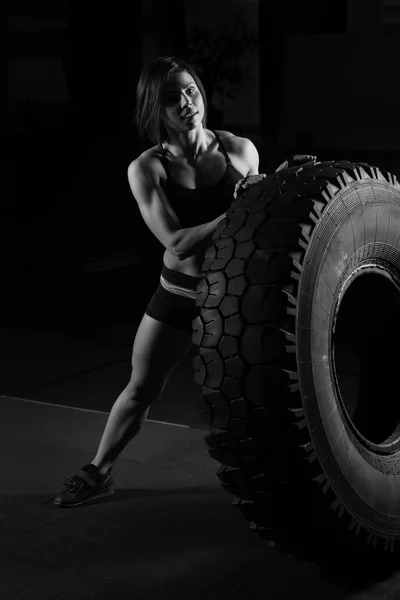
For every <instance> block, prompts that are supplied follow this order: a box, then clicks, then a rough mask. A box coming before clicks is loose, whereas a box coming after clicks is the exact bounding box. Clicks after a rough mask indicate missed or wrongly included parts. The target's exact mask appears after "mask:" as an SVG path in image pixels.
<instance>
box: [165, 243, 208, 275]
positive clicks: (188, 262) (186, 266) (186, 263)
mask: <svg viewBox="0 0 400 600" xmlns="http://www.w3.org/2000/svg"><path fill="white" fill-rule="evenodd" d="M163 262H164V265H165V266H166V267H168V269H172V270H173V271H179V272H180V273H185V275H192V277H205V275H206V273H205V272H204V271H202V270H201V267H202V264H203V262H204V252H202V253H201V254H193V256H188V257H187V258H185V259H184V260H179V259H178V258H177V257H176V256H175V255H174V254H172V252H171V251H170V250H168V249H166V250H165V252H164V256H163Z"/></svg>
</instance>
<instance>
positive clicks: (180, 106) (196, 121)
mask: <svg viewBox="0 0 400 600" xmlns="http://www.w3.org/2000/svg"><path fill="white" fill-rule="evenodd" d="M161 115H162V118H163V121H164V123H165V125H166V126H167V128H170V129H173V130H174V131H177V132H185V131H190V130H191V129H195V128H196V127H198V126H199V125H200V124H201V122H202V120H203V117H204V103H203V97H202V95H201V92H200V90H199V88H198V87H197V85H196V83H195V81H194V79H193V77H192V76H191V75H189V73H187V71H180V72H178V73H174V74H173V75H172V76H171V78H170V79H169V81H168V83H167V85H166V87H165V89H164V92H163V99H162V108H161Z"/></svg>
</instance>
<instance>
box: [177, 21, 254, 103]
mask: <svg viewBox="0 0 400 600" xmlns="http://www.w3.org/2000/svg"><path fill="white" fill-rule="evenodd" d="M257 47H258V38H257V37H254V36H251V35H249V34H248V32H247V28H246V22H245V19H244V17H243V14H242V13H241V12H240V11H236V12H235V14H234V19H233V25H231V26H229V25H224V26H219V27H218V26H216V25H214V26H213V28H212V29H204V28H201V27H200V26H198V25H196V24H193V25H192V26H191V27H190V28H189V32H188V61H189V62H190V64H192V65H193V67H194V68H195V69H196V71H197V72H198V74H199V76H200V78H201V80H202V82H203V84H204V86H205V87H206V90H207V95H208V97H209V100H210V103H212V102H213V99H215V94H216V95H217V97H218V99H219V102H220V103H221V105H224V103H225V99H226V98H233V97H234V93H233V90H235V89H238V88H240V87H241V88H243V87H244V83H245V81H246V80H248V79H251V75H250V70H249V68H248V67H247V66H246V65H245V63H244V61H243V57H244V56H245V55H246V53H247V52H250V53H251V54H253V53H254V52H255V49H256V48H257Z"/></svg>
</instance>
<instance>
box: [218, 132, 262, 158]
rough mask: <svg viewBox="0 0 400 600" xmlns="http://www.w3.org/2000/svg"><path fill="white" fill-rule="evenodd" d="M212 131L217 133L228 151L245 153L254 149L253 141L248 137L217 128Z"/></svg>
mask: <svg viewBox="0 0 400 600" xmlns="http://www.w3.org/2000/svg"><path fill="white" fill-rule="evenodd" d="M214 131H215V132H216V133H217V135H218V136H219V138H220V139H221V141H222V143H223V144H224V146H225V148H226V150H227V151H228V152H232V153H239V154H243V153H245V154H246V153H247V152H249V151H251V150H252V149H255V146H254V144H253V142H252V141H251V140H250V139H249V138H246V137H241V136H239V135H235V134H234V133H231V132H230V131H223V130H219V129H216V130H214Z"/></svg>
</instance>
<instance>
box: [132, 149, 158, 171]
mask: <svg viewBox="0 0 400 600" xmlns="http://www.w3.org/2000/svg"><path fill="white" fill-rule="evenodd" d="M161 158H162V157H161V152H160V147H159V146H152V147H151V148H148V149H147V150H145V151H144V152H142V153H141V154H139V156H138V157H137V158H135V159H134V160H132V161H131V163H130V164H129V166H128V173H132V172H135V173H138V172H140V173H146V174H150V173H157V174H158V175H160V174H161V173H162V166H161V161H160V159H161Z"/></svg>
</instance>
